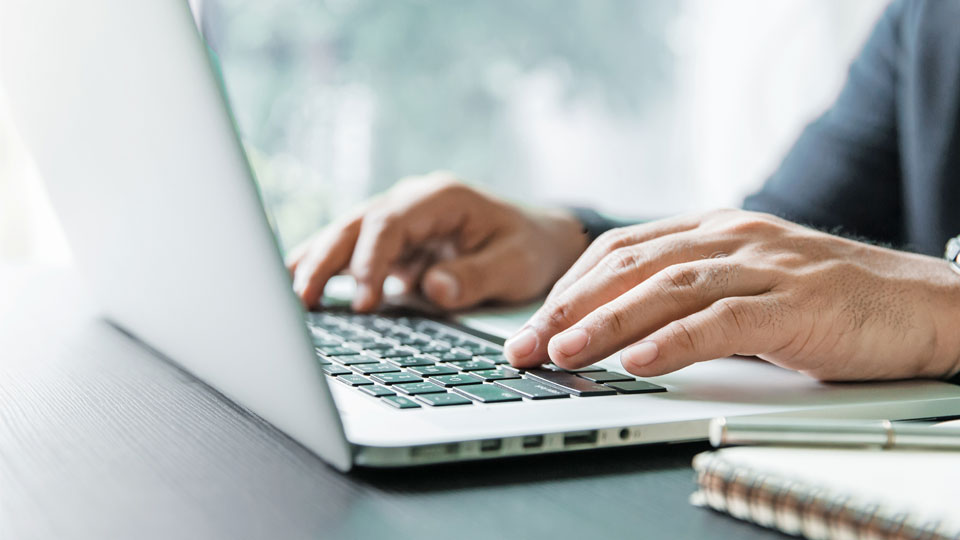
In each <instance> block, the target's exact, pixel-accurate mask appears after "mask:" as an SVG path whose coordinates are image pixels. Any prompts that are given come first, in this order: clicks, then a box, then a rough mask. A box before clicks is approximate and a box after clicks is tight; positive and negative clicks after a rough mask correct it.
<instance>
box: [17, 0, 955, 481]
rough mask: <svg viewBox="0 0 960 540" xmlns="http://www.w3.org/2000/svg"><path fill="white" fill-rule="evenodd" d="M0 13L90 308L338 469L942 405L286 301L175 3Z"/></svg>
mask: <svg viewBox="0 0 960 540" xmlns="http://www.w3.org/2000/svg"><path fill="white" fill-rule="evenodd" d="M0 6H2V12H0V81H2V84H3V88H4V91H5V94H6V96H7V98H8V106H9V108H10V112H11V114H12V116H13V118H14V121H15V122H16V124H17V126H16V127H17V128H18V130H19V133H20V134H21V136H22V137H23V139H24V141H25V143H26V144H27V146H28V148H29V149H30V151H31V152H32V155H33V158H34V160H35V162H36V165H37V167H38V169H39V171H40V173H41V175H42V177H43V178H44V180H45V183H46V185H47V188H48V192H49V195H50V198H51V200H52V202H53V204H54V208H55V210H56V212H57V214H58V216H59V218H60V220H61V224H62V225H63V228H64V230H65V232H66V234H67V237H68V240H69V243H70V246H71V248H72V250H73V255H74V259H75V261H76V264H77V266H78V267H79V269H80V270H81V271H82V273H83V274H85V275H86V277H87V278H88V281H89V283H90V285H91V287H92V288H93V291H94V294H95V297H96V298H97V299H98V301H99V303H100V306H101V308H102V313H103V315H104V317H105V318H106V319H107V320H108V321H110V322H112V323H113V324H114V325H116V326H117V327H119V328H120V329H122V330H123V331H125V332H126V333H128V334H130V335H131V336H134V337H135V338H136V339H137V340H139V341H141V342H142V343H143V344H144V345H145V346H148V347H150V348H151V349H152V350H154V351H156V352H158V353H159V354H160V355H162V356H163V357H166V358H168V359H170V360H172V361H173V362H176V363H177V364H179V365H180V366H182V367H184V368H185V369H186V370H188V371H189V372H191V373H192V374H194V375H195V376H196V377H198V378H199V379H201V380H202V381H204V382H206V383H207V384H209V385H210V386H211V387H213V388H215V389H216V390H218V391H220V392H221V393H222V394H224V395H225V396H227V397H228V398H230V399H231V400H233V401H234V402H236V403H237V404H239V405H240V406H242V407H245V408H246V409H247V410H249V411H250V412H252V413H253V414H255V415H257V416H259V417H261V418H262V419H264V420H266V421H267V422H270V423H271V424H273V425H274V426H276V427H277V428H279V429H280V430H282V431H283V432H285V433H286V434H288V435H289V436H290V437H292V438H293V439H295V440H297V441H299V442H300V443H301V444H302V445H303V446H305V447H307V448H309V449H310V450H312V451H313V452H315V453H316V454H317V455H318V456H320V457H321V458H322V459H324V460H325V461H326V462H328V463H329V464H331V465H332V466H334V467H336V468H338V469H341V470H344V471H345V470H348V469H350V468H351V467H354V466H366V467H401V466H409V465H419V464H426V463H438V462H448V461H456V460H474V459H486V458H500V457H505V456H520V455H535V454H541V453H545V452H564V451H575V450H584V449H591V448H599V447H612V446H623V445H637V444H650V443H664V442H679V441H689V440H699V439H705V438H706V437H707V424H708V421H709V419H710V418H712V417H715V416H728V417H734V416H744V415H784V416H818V417H835V418H892V419H916V418H931V417H941V416H949V415H956V414H958V413H960V388H958V387H956V386H954V385H951V384H948V383H945V382H938V381H900V382H890V383H863V384H826V383H821V382H818V381H815V380H813V379H810V378H808V377H806V376H804V375H801V374H798V373H794V372H791V371H787V370H783V369H780V368H778V367H775V366H772V365H770V364H767V363H765V362H761V361H758V360H753V359H744V358H727V359H718V360H714V361H711V362H705V363H701V364H697V365H694V366H690V367H688V368H685V369H682V370H680V371H678V372H676V373H672V374H669V375H665V376H661V377H655V378H650V379H642V380H641V379H636V378H633V377H630V376H628V375H625V374H624V372H623V370H622V369H621V368H620V366H619V365H618V362H617V360H616V358H610V359H607V360H604V361H602V362H600V363H598V364H597V365H596V366H593V367H591V368H588V369H587V370H580V371H577V372H565V371H562V370H559V369H557V368H556V367H549V366H548V367H545V368H543V369H539V370H531V371H528V372H518V371H517V370H513V369H511V368H510V367H509V366H508V365H507V364H506V363H505V361H504V359H503V357H502V348H501V347H502V336H503V335H506V334H507V333H508V332H509V331H510V330H512V329H514V328H516V322H515V319H514V320H511V319H509V318H503V317H502V316H488V317H473V318H470V317H468V318H466V319H461V320H459V321H453V320H446V319H444V318H442V317H434V316H424V315H422V314H416V313H413V314H411V313H390V312H383V313H378V314H374V315H355V314H351V313H349V312H346V311H341V310H335V309H333V310H328V311H323V312H316V313H305V312H304V311H303V309H302V307H301V305H300V303H299V301H298V299H297V298H296V297H295V295H294V294H293V292H292V289H291V282H290V276H289V274H288V272H287V271H286V269H285V267H284V265H283V263H282V257H281V253H280V250H279V249H278V246H277V243H276V240H275V238H274V235H273V233H272V231H271V228H270V225H269V222H268V219H267V217H266V214H265V211H264V208H263V205H262V201H261V198H260V196H259V193H258V189H257V186H256V183H255V179H254V177H253V173H252V172H251V169H250V167H249V164H248V163H247V160H246V158H245V155H244V150H243V147H242V146H241V143H240V140H239V138H238V136H237V131H236V128H235V125H234V122H233V120H232V117H231V113H230V109H229V107H228V104H227V99H226V96H225V93H224V92H223V89H222V86H221V83H220V79H219V77H218V74H217V72H216V70H215V69H214V67H213V65H212V63H211V61H210V58H209V56H208V50H207V48H206V46H205V44H204V41H203V39H202V37H201V36H200V34H199V33H198V31H197V28H196V25H195V23H194V19H193V17H192V14H191V12H190V9H189V7H188V5H187V3H186V2H176V1H169V0H162V1H150V2H129V1H127V0H88V1H85V2H76V1H73V0H51V1H47V2H37V1H35V0H5V2H3V3H0ZM69 308H70V307H69V306H58V307H57V309H69ZM498 324H499V326H498ZM511 325H513V326H511Z"/></svg>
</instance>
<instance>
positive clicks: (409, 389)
mask: <svg viewBox="0 0 960 540" xmlns="http://www.w3.org/2000/svg"><path fill="white" fill-rule="evenodd" d="M393 388H394V389H396V390H399V391H401V392H403V393H404V394H410V395H411V396H415V395H418V394H436V393H440V392H446V390H444V389H443V387H442V386H437V385H435V384H433V383H431V382H415V383H405V384H395V385H393Z"/></svg>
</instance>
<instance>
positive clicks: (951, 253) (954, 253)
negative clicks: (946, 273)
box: [943, 236, 960, 274]
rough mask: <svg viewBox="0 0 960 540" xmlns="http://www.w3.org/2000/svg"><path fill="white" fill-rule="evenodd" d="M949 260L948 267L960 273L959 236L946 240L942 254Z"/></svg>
mask: <svg viewBox="0 0 960 540" xmlns="http://www.w3.org/2000/svg"><path fill="white" fill-rule="evenodd" d="M943 256H944V257H946V259H947V260H948V261H950V268H953V271H954V272H956V273H958V274H960V236H956V237H954V238H951V239H950V240H949V241H947V251H946V253H944V255H943Z"/></svg>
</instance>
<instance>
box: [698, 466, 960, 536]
mask: <svg viewBox="0 0 960 540" xmlns="http://www.w3.org/2000/svg"><path fill="white" fill-rule="evenodd" d="M693 467H694V469H695V470H696V473H697V482H698V483H699V490H698V491H697V492H696V493H694V494H693V495H692V496H691V502H692V503H693V504H696V505H698V506H706V507H710V508H713V509H715V510H717V511H720V512H726V513H728V514H730V515H732V516H733V517H736V518H739V519H742V520H746V521H750V522H753V523H756V524H757V525H761V526H763V527H769V528H773V529H777V530H779V531H781V532H784V533H786V534H790V535H795V536H804V537H806V538H811V539H820V538H888V537H895V538H960V452H947V451H940V452H927V451H905V450H879V449H877V450H869V449H863V450H861V449H829V448H826V449H825V448H787V447H736V448H724V449H721V450H716V451H712V452H704V453H702V454H699V455H697V456H696V457H695V458H694V461H693Z"/></svg>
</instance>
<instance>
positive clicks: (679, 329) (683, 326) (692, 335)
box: [667, 319, 703, 350]
mask: <svg viewBox="0 0 960 540" xmlns="http://www.w3.org/2000/svg"><path fill="white" fill-rule="evenodd" d="M667 335H669V336H671V341H672V342H673V343H674V344H675V345H677V346H678V347H680V348H681V349H685V350H696V349H697V348H698V346H699V344H700V343H701V342H702V341H703V340H702V339H701V337H700V331H699V330H698V329H696V328H695V327H693V326H691V325H690V324H688V323H687V322H686V321H684V320H682V319H681V320H677V321H673V322H672V323H670V325H669V327H668V329H667Z"/></svg>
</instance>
